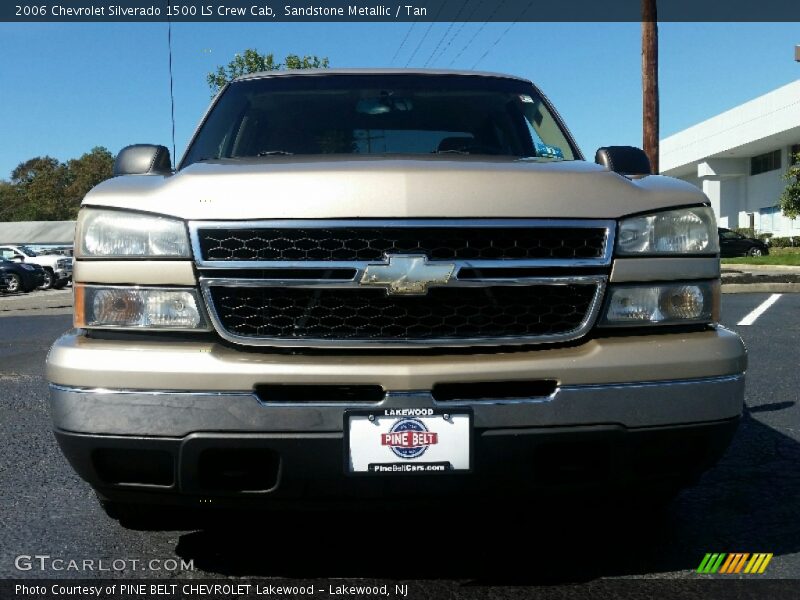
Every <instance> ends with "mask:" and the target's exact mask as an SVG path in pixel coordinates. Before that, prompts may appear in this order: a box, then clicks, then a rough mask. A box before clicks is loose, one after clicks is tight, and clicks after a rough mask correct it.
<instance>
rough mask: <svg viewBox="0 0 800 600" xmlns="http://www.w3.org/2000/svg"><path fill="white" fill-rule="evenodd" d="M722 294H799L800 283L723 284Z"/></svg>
mask: <svg viewBox="0 0 800 600" xmlns="http://www.w3.org/2000/svg"><path fill="white" fill-rule="evenodd" d="M722 293H723V294H792V293H800V283H723V284H722Z"/></svg>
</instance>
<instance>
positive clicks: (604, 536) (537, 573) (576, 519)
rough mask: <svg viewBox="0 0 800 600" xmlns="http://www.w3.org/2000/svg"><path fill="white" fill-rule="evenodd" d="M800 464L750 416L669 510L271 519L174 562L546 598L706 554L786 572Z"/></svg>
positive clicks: (233, 523) (225, 534) (535, 507)
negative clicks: (566, 588)
mask: <svg viewBox="0 0 800 600" xmlns="http://www.w3.org/2000/svg"><path fill="white" fill-rule="evenodd" d="M779 408H781V407H775V406H773V407H772V408H770V409H767V410H778V409H779ZM765 409H766V407H761V410H765ZM798 464H800V444H798V442H796V441H795V440H793V439H791V438H789V437H787V436H785V435H783V434H781V433H780V432H778V431H776V430H774V429H772V428H770V427H767V426H765V425H764V424H762V423H760V422H758V421H757V420H755V419H753V418H752V417H751V416H750V415H749V414H745V416H744V418H743V420H742V423H741V426H740V428H739V430H738V432H737V435H736V437H735V438H734V441H733V443H732V445H731V447H730V449H729V450H728V452H727V454H726V455H725V457H724V458H723V459H722V461H721V462H720V463H719V464H718V465H717V466H716V467H715V468H714V469H712V470H711V471H709V472H708V473H706V474H705V475H704V476H703V477H702V478H701V480H700V482H699V483H698V484H697V485H696V486H694V487H692V488H689V489H687V490H686V491H684V492H683V493H682V494H681V495H680V496H679V497H678V498H677V499H676V500H675V501H674V502H673V504H672V505H670V507H669V508H667V509H663V510H658V509H657V508H655V507H651V506H646V505H645V506H638V507H634V508H628V509H621V508H620V507H609V506H606V505H603V504H597V503H595V502H594V501H592V500H591V499H589V498H583V499H576V500H573V501H570V502H569V503H562V504H558V505H556V504H553V503H546V504H538V503H537V504H531V505H527V506H525V507H520V506H512V505H511V504H510V503H509V504H508V505H504V504H502V503H501V504H499V505H497V504H495V505H484V506H481V505H474V506H470V507H462V508H459V507H458V506H456V504H457V503H458V500H443V501H438V502H437V503H436V504H435V505H434V504H431V506H430V507H429V508H427V509H417V508H415V509H409V510H403V509H399V510H385V511H356V510H325V511H313V512H310V511H271V512H261V513H255V514H247V515H246V516H243V517H241V518H239V519H233V520H228V521H224V522H221V523H219V524H218V526H217V527H211V528H208V529H206V530H201V531H195V532H192V533H188V534H185V535H182V536H181V537H180V539H179V542H178V545H177V548H176V553H177V554H178V555H179V556H180V557H181V558H183V559H186V560H188V559H192V560H193V561H194V565H195V567H196V568H197V569H201V570H203V571H206V572H209V573H212V574H222V575H231V576H260V577H292V578H302V579H310V578H329V577H336V578H339V577H359V578H381V579H405V580H407V579H455V580H465V581H469V582H472V583H478V584H484V583H485V584H543V585H544V584H555V583H569V582H582V581H589V580H592V579H596V578H598V577H609V576H636V575H647V574H655V573H664V572H672V571H685V570H690V571H691V570H694V569H696V568H697V566H698V565H699V564H700V561H701V560H702V558H703V556H704V554H705V553H706V552H751V553H752V552H772V553H774V554H775V555H776V559H775V561H777V560H779V557H780V555H782V554H786V553H795V552H798V551H800V471H798V469H797V465H798ZM458 504H460V503H458Z"/></svg>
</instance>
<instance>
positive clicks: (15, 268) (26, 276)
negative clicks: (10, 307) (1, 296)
mask: <svg viewBox="0 0 800 600" xmlns="http://www.w3.org/2000/svg"><path fill="white" fill-rule="evenodd" d="M0 277H5V278H6V280H7V282H6V288H5V289H3V290H2V291H4V292H9V293H13V292H30V291H32V290H35V289H36V288H37V287H41V286H42V285H43V284H44V282H45V280H46V278H47V272H46V271H45V270H44V267H42V266H41V265H37V264H33V263H27V262H26V263H18V262H14V261H12V260H6V259H4V258H2V257H1V256H0Z"/></svg>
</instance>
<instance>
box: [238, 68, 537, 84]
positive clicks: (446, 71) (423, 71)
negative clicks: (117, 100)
mask: <svg viewBox="0 0 800 600" xmlns="http://www.w3.org/2000/svg"><path fill="white" fill-rule="evenodd" d="M296 75H303V76H320V75H462V76H463V75H468V76H472V77H495V78H501V79H514V80H516V81H523V82H525V83H531V82H530V81H529V80H528V79H525V78H524V77H517V76H516V75H507V74H505V73H492V72H490V71H464V70H457V69H288V70H285V71H259V72H258V73H248V74H247V75H242V76H240V77H237V78H236V79H234V80H233V81H243V80H247V79H261V78H264V77H287V76H296Z"/></svg>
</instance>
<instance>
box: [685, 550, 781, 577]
mask: <svg viewBox="0 0 800 600" xmlns="http://www.w3.org/2000/svg"><path fill="white" fill-rule="evenodd" d="M773 556H774V555H773V554H772V553H771V552H770V553H766V552H761V553H755V554H750V553H749V552H732V553H730V554H728V553H725V552H722V553H717V552H709V553H707V554H706V555H705V556H704V557H703V560H702V561H701V562H700V566H699V567H697V572H698V573H703V574H714V573H719V574H727V575H731V574H736V573H742V572H744V573H748V574H761V573H763V572H764V571H766V570H767V565H768V564H769V562H770V561H771V560H772V557H773ZM745 565H746V566H745Z"/></svg>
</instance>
